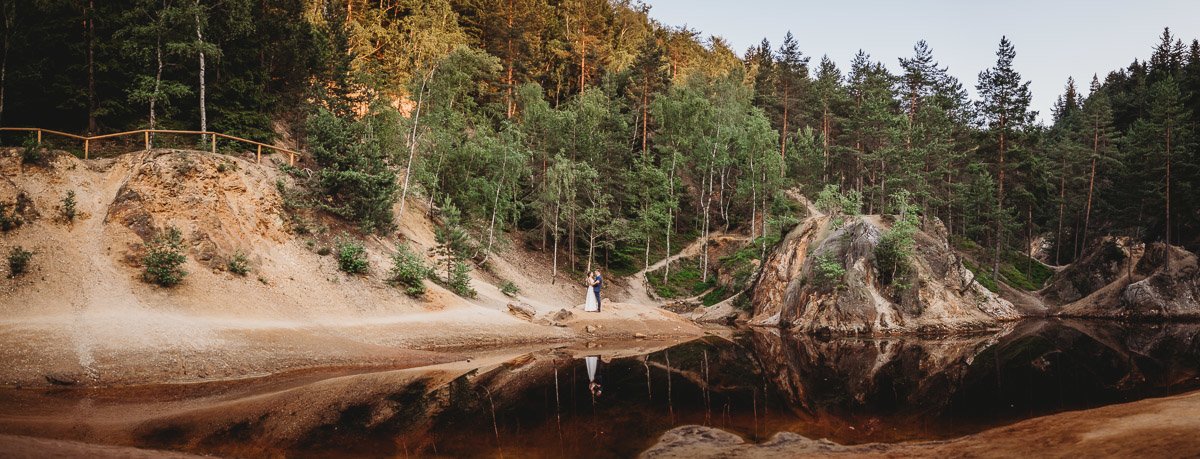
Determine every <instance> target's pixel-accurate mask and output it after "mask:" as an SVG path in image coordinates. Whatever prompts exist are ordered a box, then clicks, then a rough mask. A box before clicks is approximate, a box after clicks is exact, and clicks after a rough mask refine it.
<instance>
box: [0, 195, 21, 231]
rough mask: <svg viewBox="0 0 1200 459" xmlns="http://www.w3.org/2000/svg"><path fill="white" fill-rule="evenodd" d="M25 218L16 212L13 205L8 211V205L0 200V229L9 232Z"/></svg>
mask: <svg viewBox="0 0 1200 459" xmlns="http://www.w3.org/2000/svg"><path fill="white" fill-rule="evenodd" d="M24 223H25V220H24V219H22V218H21V215H20V214H19V213H17V209H16V206H13V210H12V213H9V212H8V206H7V205H5V204H4V203H2V202H0V231H3V232H6V233H7V232H9V231H12V230H15V229H17V228H19V227H20V226H21V225H22V224H24Z"/></svg>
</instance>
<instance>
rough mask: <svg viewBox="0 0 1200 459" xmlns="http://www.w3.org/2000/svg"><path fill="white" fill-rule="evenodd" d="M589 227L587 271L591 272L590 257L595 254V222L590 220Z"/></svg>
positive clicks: (593, 256)
mask: <svg viewBox="0 0 1200 459" xmlns="http://www.w3.org/2000/svg"><path fill="white" fill-rule="evenodd" d="M590 226H591V228H590V230H589V231H588V259H587V272H589V273H590V272H592V259H593V258H595V256H596V222H594V221H593V222H591V225H590Z"/></svg>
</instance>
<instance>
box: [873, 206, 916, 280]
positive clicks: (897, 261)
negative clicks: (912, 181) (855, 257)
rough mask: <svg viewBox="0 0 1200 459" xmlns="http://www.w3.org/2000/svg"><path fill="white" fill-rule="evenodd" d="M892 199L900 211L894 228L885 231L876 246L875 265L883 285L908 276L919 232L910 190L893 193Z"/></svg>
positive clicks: (893, 225)
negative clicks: (914, 238) (916, 235)
mask: <svg viewBox="0 0 1200 459" xmlns="http://www.w3.org/2000/svg"><path fill="white" fill-rule="evenodd" d="M892 199H893V201H894V203H895V206H896V209H897V210H898V211H899V212H900V213H899V215H897V216H896V222H895V223H893V224H892V229H890V230H888V232H887V233H884V234H883V237H881V238H880V239H879V245H876V246H875V267H876V268H878V269H879V282H880V283H881V284H883V285H891V284H892V282H893V281H894V280H896V279H902V278H905V277H907V276H908V273H909V270H910V269H911V267H910V261H909V259H910V258H911V257H912V256H913V246H914V244H915V242H914V240H913V236H914V235H915V234H916V233H917V212H916V208H915V207H914V206H913V205H912V204H910V203H909V193H908V191H903V190H902V191H900V192H899V193H896V194H894V195H892ZM897 286H901V287H902V286H903V284H897Z"/></svg>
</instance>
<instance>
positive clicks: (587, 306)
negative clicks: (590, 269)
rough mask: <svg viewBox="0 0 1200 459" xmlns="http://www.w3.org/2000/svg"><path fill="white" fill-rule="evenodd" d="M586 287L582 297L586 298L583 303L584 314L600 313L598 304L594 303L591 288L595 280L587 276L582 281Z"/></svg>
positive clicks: (594, 296) (594, 298) (594, 297)
mask: <svg viewBox="0 0 1200 459" xmlns="http://www.w3.org/2000/svg"><path fill="white" fill-rule="evenodd" d="M584 283H585V284H587V287H585V288H584V289H583V296H585V297H587V299H586V300H584V303H583V310H584V311H586V312H600V304H599V303H597V302H596V294H595V292H593V291H592V287H593V286H595V285H596V278H595V277H592V276H591V275H589V276H588V277H587V280H586V281H584Z"/></svg>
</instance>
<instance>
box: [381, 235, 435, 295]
mask: <svg viewBox="0 0 1200 459" xmlns="http://www.w3.org/2000/svg"><path fill="white" fill-rule="evenodd" d="M431 275H433V269H432V268H430V267H429V266H426V265H425V261H424V260H421V257H420V256H418V255H417V254H415V253H413V252H412V250H409V248H408V247H407V246H403V245H402V246H399V247H397V250H396V253H395V254H394V255H392V272H391V276H390V278H389V280H390V281H391V283H392V284H393V285H400V286H403V287H404V293H407V294H409V295H411V296H421V295H423V294H425V279H426V278H428V277H429V276H431Z"/></svg>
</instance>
